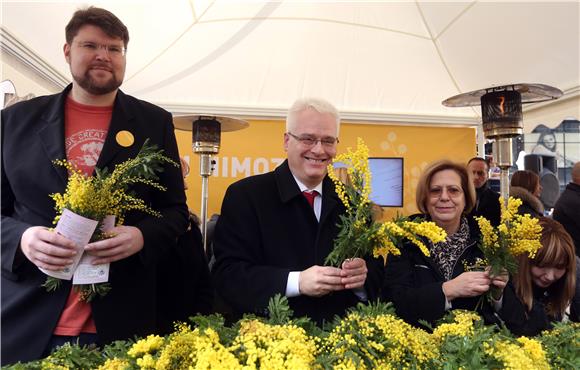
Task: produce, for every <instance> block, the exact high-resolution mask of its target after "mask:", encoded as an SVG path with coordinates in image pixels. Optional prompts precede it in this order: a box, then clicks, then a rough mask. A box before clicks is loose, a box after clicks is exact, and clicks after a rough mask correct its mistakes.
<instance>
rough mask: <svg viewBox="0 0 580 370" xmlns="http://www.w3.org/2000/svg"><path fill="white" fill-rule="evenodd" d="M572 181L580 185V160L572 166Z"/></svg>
mask: <svg viewBox="0 0 580 370" xmlns="http://www.w3.org/2000/svg"><path fill="white" fill-rule="evenodd" d="M572 182H574V183H576V184H578V185H580V162H576V163H574V167H572Z"/></svg>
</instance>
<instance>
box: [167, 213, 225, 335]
mask: <svg viewBox="0 0 580 370" xmlns="http://www.w3.org/2000/svg"><path fill="white" fill-rule="evenodd" d="M157 274H158V279H157V314H158V324H157V326H158V331H159V332H160V333H161V334H169V333H171V332H173V331H174V325H173V324H174V322H176V321H180V322H188V319H189V317H191V316H194V315H196V314H203V315H207V314H210V313H212V312H213V300H214V292H213V286H212V282H211V279H210V273H209V268H208V264H207V258H206V255H205V251H204V250H203V241H202V236H201V231H200V230H199V226H197V224H195V223H194V222H193V221H192V220H190V225H189V228H188V230H187V231H186V232H185V234H183V235H182V236H181V237H179V239H178V241H177V244H176V245H174V246H172V247H171V248H169V250H168V251H167V253H166V254H165V255H163V256H162V257H161V258H160V260H159V268H158V271H157Z"/></svg>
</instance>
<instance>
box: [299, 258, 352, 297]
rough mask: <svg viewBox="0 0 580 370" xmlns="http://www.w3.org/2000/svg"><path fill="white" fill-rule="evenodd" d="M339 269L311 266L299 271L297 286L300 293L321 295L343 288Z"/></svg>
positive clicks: (312, 295)
mask: <svg viewBox="0 0 580 370" xmlns="http://www.w3.org/2000/svg"><path fill="white" fill-rule="evenodd" d="M341 272H342V271H341V270H340V269H339V268H337V267H332V266H318V265H315V266H312V267H309V268H307V269H306V270H304V271H301V272H300V275H299V277H298V287H299V289H300V294H303V295H307V296H311V297H322V296H324V295H327V294H328V293H330V292H334V291H338V290H343V289H344V284H342V276H341Z"/></svg>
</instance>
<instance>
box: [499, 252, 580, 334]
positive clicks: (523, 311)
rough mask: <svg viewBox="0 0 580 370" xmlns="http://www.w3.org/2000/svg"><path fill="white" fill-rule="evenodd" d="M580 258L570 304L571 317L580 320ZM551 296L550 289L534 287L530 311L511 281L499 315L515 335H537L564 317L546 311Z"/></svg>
mask: <svg viewBox="0 0 580 370" xmlns="http://www.w3.org/2000/svg"><path fill="white" fill-rule="evenodd" d="M579 267H580V259H579V258H576V291H575V295H574V297H573V298H572V302H571V305H570V315H569V319H570V320H571V321H574V322H579V321H580V318H579V314H580V287H579V286H578V277H579V275H580V271H579ZM549 296H550V292H549V290H546V289H540V288H537V287H534V290H533V297H534V300H533V303H532V309H531V310H530V311H529V312H528V310H527V307H526V306H525V305H524V303H522V301H520V299H519V298H517V296H516V294H515V286H514V285H513V284H512V282H511V281H510V282H509V283H508V285H507V287H506V289H505V291H504V298H503V303H502V308H501V310H500V311H499V316H500V317H501V319H502V320H503V322H504V324H505V326H506V327H507V328H508V329H509V330H510V331H511V332H512V333H513V334H514V335H525V336H535V335H538V334H540V333H541V332H542V331H543V330H547V329H550V328H552V323H554V322H557V321H562V317H559V316H558V317H555V316H551V315H549V314H548V313H547V312H546V304H547V303H548V298H549Z"/></svg>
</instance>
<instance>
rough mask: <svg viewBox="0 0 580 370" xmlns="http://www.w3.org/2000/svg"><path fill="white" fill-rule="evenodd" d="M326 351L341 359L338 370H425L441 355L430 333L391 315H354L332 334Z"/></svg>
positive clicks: (348, 317)
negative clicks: (412, 369)
mask: <svg viewBox="0 0 580 370" xmlns="http://www.w3.org/2000/svg"><path fill="white" fill-rule="evenodd" d="M323 350H324V351H326V352H327V353H329V354H330V355H331V356H334V357H335V358H336V359H337V361H336V364H333V366H334V368H335V369H367V368H368V369H375V368H378V369H385V368H389V367H390V366H392V364H397V367H398V368H408V367H412V366H416V367H419V368H421V367H423V366H425V365H426V364H427V363H428V362H429V361H431V360H433V359H435V358H436V357H437V356H438V354H439V352H438V348H437V346H436V343H435V342H434V341H433V339H432V338H431V336H430V335H429V334H428V333H427V332H425V331H424V330H421V329H418V328H414V327H413V326H411V325H409V324H407V323H406V322H404V321H403V320H401V319H399V318H397V317H395V316H393V315H390V314H381V315H376V316H362V315H360V314H359V313H350V314H349V315H348V316H347V317H346V318H345V319H343V320H342V321H341V322H340V324H339V325H338V326H336V327H335V328H334V329H333V330H332V332H331V333H330V334H329V336H328V337H327V339H326V341H325V343H324V345H323ZM353 357H354V358H356V359H357V360H358V361H353ZM421 365H423V366H421Z"/></svg>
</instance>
